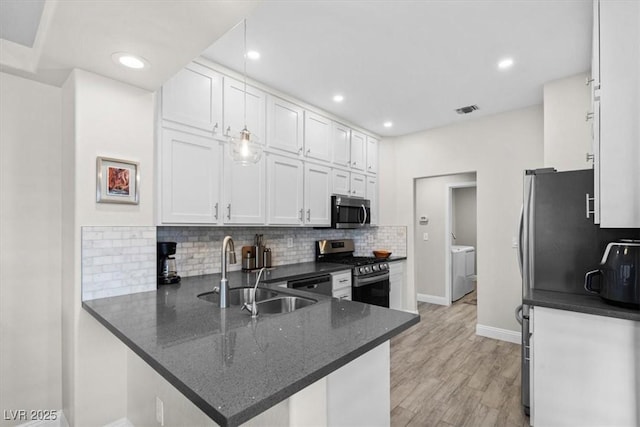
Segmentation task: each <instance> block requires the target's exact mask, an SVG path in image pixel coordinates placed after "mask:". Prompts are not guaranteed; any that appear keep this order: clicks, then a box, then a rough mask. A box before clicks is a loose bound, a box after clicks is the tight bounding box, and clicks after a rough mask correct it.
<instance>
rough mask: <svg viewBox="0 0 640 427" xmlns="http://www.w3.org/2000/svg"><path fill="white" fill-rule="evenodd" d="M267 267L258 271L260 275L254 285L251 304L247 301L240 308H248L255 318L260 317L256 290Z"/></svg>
mask: <svg viewBox="0 0 640 427" xmlns="http://www.w3.org/2000/svg"><path fill="white" fill-rule="evenodd" d="M266 269H267V268H266V267H262V268H261V269H260V272H259V273H258V276H257V277H256V284H255V285H254V286H253V295H252V297H251V304H249V303H246V302H245V303H244V304H243V305H242V308H241V309H240V310H247V311H248V312H249V313H251V317H253V318H256V317H258V305H257V304H256V290H257V289H258V284H259V283H260V277H262V273H264V271H265V270H266Z"/></svg>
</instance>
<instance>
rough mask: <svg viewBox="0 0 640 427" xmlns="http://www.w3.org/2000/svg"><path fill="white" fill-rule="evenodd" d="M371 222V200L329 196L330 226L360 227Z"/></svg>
mask: <svg viewBox="0 0 640 427" xmlns="http://www.w3.org/2000/svg"><path fill="white" fill-rule="evenodd" d="M369 224H371V201H369V200H367V199H359V198H356V197H346V196H331V228H361V227H365V226H367V225H369Z"/></svg>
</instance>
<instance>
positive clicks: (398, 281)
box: [389, 261, 405, 310]
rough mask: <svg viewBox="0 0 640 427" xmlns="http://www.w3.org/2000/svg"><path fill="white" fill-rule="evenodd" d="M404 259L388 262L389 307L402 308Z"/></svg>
mask: <svg viewBox="0 0 640 427" xmlns="http://www.w3.org/2000/svg"><path fill="white" fill-rule="evenodd" d="M404 265H405V262H404V261H393V262H390V263H389V287H390V289H389V308H393V309H395V310H402V309H403V306H404V304H403V303H402V301H403V293H404V281H405V279H404V270H405V268H404Z"/></svg>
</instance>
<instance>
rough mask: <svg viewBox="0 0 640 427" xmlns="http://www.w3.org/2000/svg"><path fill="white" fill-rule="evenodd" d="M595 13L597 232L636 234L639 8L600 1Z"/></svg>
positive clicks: (639, 223)
mask: <svg viewBox="0 0 640 427" xmlns="http://www.w3.org/2000/svg"><path fill="white" fill-rule="evenodd" d="M599 7H600V9H599V29H600V31H599V34H600V39H599V47H600V50H599V65H600V66H599V78H600V89H599V99H600V102H599V110H600V111H599V112H600V114H599V115H600V122H599V133H600V138H599V145H600V146H599V156H598V159H597V160H598V166H599V176H600V181H599V182H595V185H596V187H597V186H598V185H599V186H600V188H599V190H600V191H599V199H600V200H599V207H600V226H601V227H604V228H638V227H640V167H638V164H639V162H640V2H638V1H635V0H628V1H600V2H599ZM596 175H598V174H597V173H596ZM596 209H597V205H596Z"/></svg>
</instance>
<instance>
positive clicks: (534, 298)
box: [522, 289, 640, 321]
mask: <svg viewBox="0 0 640 427" xmlns="http://www.w3.org/2000/svg"><path fill="white" fill-rule="evenodd" d="M522 302H523V303H524V304H529V305H532V306H539V307H548V308H557V309H560V310H568V311H576V312H579V313H586V314H595V315H598V316H606V317H617V318H619V319H627V320H635V321H640V310H633V309H629V308H623V307H618V306H615V305H611V304H608V303H606V302H605V301H604V300H603V299H602V298H600V297H599V296H597V295H583V294H570V293H566V292H555V291H546V290H538V289H533V290H532V291H531V296H530V297H529V298H523V300H522Z"/></svg>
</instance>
